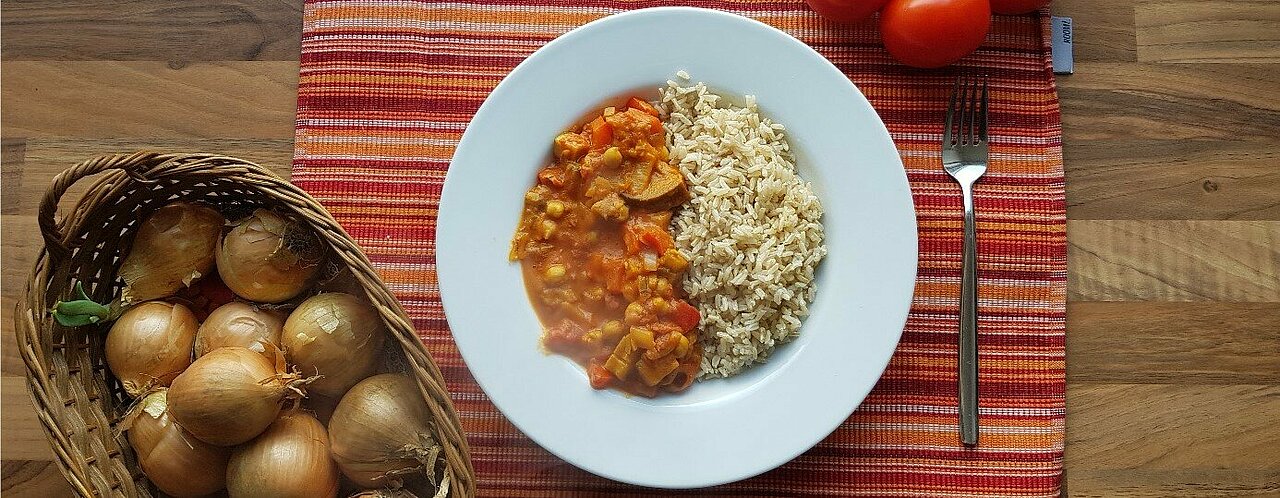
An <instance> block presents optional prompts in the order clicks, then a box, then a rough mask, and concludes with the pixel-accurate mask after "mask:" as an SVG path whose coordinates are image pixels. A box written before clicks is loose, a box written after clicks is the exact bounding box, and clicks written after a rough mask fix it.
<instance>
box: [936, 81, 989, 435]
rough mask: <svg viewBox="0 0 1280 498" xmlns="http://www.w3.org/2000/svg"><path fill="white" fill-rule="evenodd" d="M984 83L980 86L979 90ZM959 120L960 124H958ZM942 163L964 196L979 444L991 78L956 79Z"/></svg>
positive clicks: (964, 417)
mask: <svg viewBox="0 0 1280 498" xmlns="http://www.w3.org/2000/svg"><path fill="white" fill-rule="evenodd" d="M979 85H981V88H979ZM957 120H958V122H957ZM942 167H943V169H945V170H947V174H948V175H951V178H954V179H955V181H956V183H959V184H960V191H961V193H962V194H964V252H963V259H962V263H961V271H962V273H963V275H962V277H961V280H960V348H959V349H960V361H959V364H960V386H959V387H960V441H961V442H963V443H964V444H965V445H970V446H972V445H976V444H978V233H977V228H976V227H975V223H974V219H973V184H974V183H975V182H977V181H978V178H981V177H982V174H983V173H986V172H987V80H986V78H982V79H981V80H980V81H979V80H976V79H971V78H965V77H962V78H957V79H956V85H955V88H954V89H953V90H952V92H951V102H950V103H949V104H948V106H947V125H946V129H945V130H943V133H942Z"/></svg>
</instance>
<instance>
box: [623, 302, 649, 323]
mask: <svg viewBox="0 0 1280 498" xmlns="http://www.w3.org/2000/svg"><path fill="white" fill-rule="evenodd" d="M644 315H645V309H644V305H643V304H640V302H639V301H633V302H632V303H631V304H628V305H627V310H626V311H625V312H623V314H622V316H623V318H622V319H623V320H624V321H626V322H627V325H636V324H638V323H641V322H643V321H644Z"/></svg>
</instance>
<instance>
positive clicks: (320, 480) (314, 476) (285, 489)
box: [226, 410, 338, 498]
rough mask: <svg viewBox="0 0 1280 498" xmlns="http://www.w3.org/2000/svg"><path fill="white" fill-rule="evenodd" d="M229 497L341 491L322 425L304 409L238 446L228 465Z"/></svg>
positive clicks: (300, 497)
mask: <svg viewBox="0 0 1280 498" xmlns="http://www.w3.org/2000/svg"><path fill="white" fill-rule="evenodd" d="M226 475H227V491H228V492H229V494H230V495H231V498H241V497H243V498H325V497H329V498H332V497H335V496H337V495H338V467H337V465H336V464H334V463H333V459H332V458H331V457H330V456H329V435H328V433H326V432H325V427H324V424H321V423H320V421H319V420H316V418H315V417H313V416H311V415H310V414H308V413H306V412H303V411H302V410H290V411H287V412H284V413H281V414H280V417H279V418H277V419H276V421H275V422H273V423H272V424H271V426H270V427H268V428H267V430H266V431H263V433H262V434H260V435H258V437H256V438H254V439H253V441H250V442H248V443H246V444H244V445H241V446H239V447H237V448H236V450H235V453H233V454H232V455H231V462H230V463H229V464H228V465H227V473H226Z"/></svg>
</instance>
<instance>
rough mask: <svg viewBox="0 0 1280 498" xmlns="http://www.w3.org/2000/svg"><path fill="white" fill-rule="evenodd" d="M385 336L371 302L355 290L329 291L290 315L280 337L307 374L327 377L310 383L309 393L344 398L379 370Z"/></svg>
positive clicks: (296, 363)
mask: <svg viewBox="0 0 1280 498" xmlns="http://www.w3.org/2000/svg"><path fill="white" fill-rule="evenodd" d="M386 335H387V334H386V330H385V328H384V327H383V323H382V318H381V317H379V316H378V313H377V311H375V310H374V309H373V307H372V306H369V305H368V304H366V303H365V302H364V301H361V300H360V299H359V298H357V297H355V296H352V295H350V294H342V293H339V292H327V293H324V294H318V295H315V296H312V297H310V298H308V299H307V300H306V301H303V302H302V304H300V305H298V308H297V309H295V310H293V313H290V314H289V319H288V320H286V321H285V323H284V332H283V333H282V334H281V337H280V341H281V346H283V347H284V350H285V353H286V354H288V356H289V362H290V363H291V364H293V365H296V366H297V367H298V369H299V370H300V371H301V372H302V374H303V375H317V374H318V375H321V376H322V377H321V378H320V379H318V380H316V381H315V382H312V383H311V384H310V385H308V386H307V391H308V392H309V393H315V394H319V395H321V396H328V397H332V398H340V397H341V396H342V393H345V392H347V390H348V389H350V388H351V386H354V385H355V384H356V383H357V382H360V381H361V380H363V379H364V378H366V377H368V376H370V375H372V374H373V372H374V370H375V369H377V367H378V358H379V355H380V354H381V352H382V346H383V343H384V342H385V341H386Z"/></svg>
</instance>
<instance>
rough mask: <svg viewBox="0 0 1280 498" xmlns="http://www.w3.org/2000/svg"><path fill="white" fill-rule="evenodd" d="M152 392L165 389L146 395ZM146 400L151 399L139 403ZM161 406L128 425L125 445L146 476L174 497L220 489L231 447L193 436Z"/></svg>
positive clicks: (162, 394)
mask: <svg viewBox="0 0 1280 498" xmlns="http://www.w3.org/2000/svg"><path fill="white" fill-rule="evenodd" d="M152 396H158V397H160V398H163V397H164V396H165V392H164V391H163V390H161V391H158V392H154V393H151V394H149V395H148V398H151V397H152ZM149 401H154V399H147V400H144V401H143V404H144V405H145V404H147V402H149ZM160 403H161V404H163V403H164V401H163V400H161V401H160ZM162 410H163V408H159V409H156V410H144V411H143V413H140V414H138V417H137V418H136V419H134V420H133V422H132V425H130V427H129V429H128V434H127V435H128V438H129V445H130V446H132V447H133V452H134V454H135V455H137V457H138V465H139V466H141V467H142V472H143V473H145V474H146V475H147V479H150V480H151V482H152V483H153V484H155V485H156V487H157V488H160V490H161V491H164V492H165V493H166V494H169V495H171V496H175V497H178V498H186V497H195V496H205V495H208V494H211V493H213V492H216V491H218V490H220V489H222V488H223V485H224V484H225V482H226V478H225V476H226V472H227V460H228V459H229V458H230V457H231V449H230V448H223V447H219V446H214V445H211V444H208V443H205V442H203V441H200V440H199V439H196V438H195V436H192V435H191V434H190V433H188V432H187V431H186V430H184V429H183V428H182V427H181V426H180V425H178V424H177V423H176V422H175V421H174V420H173V419H172V418H171V417H170V416H169V414H168V413H167V412H166V411H162ZM153 413H155V414H153Z"/></svg>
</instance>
